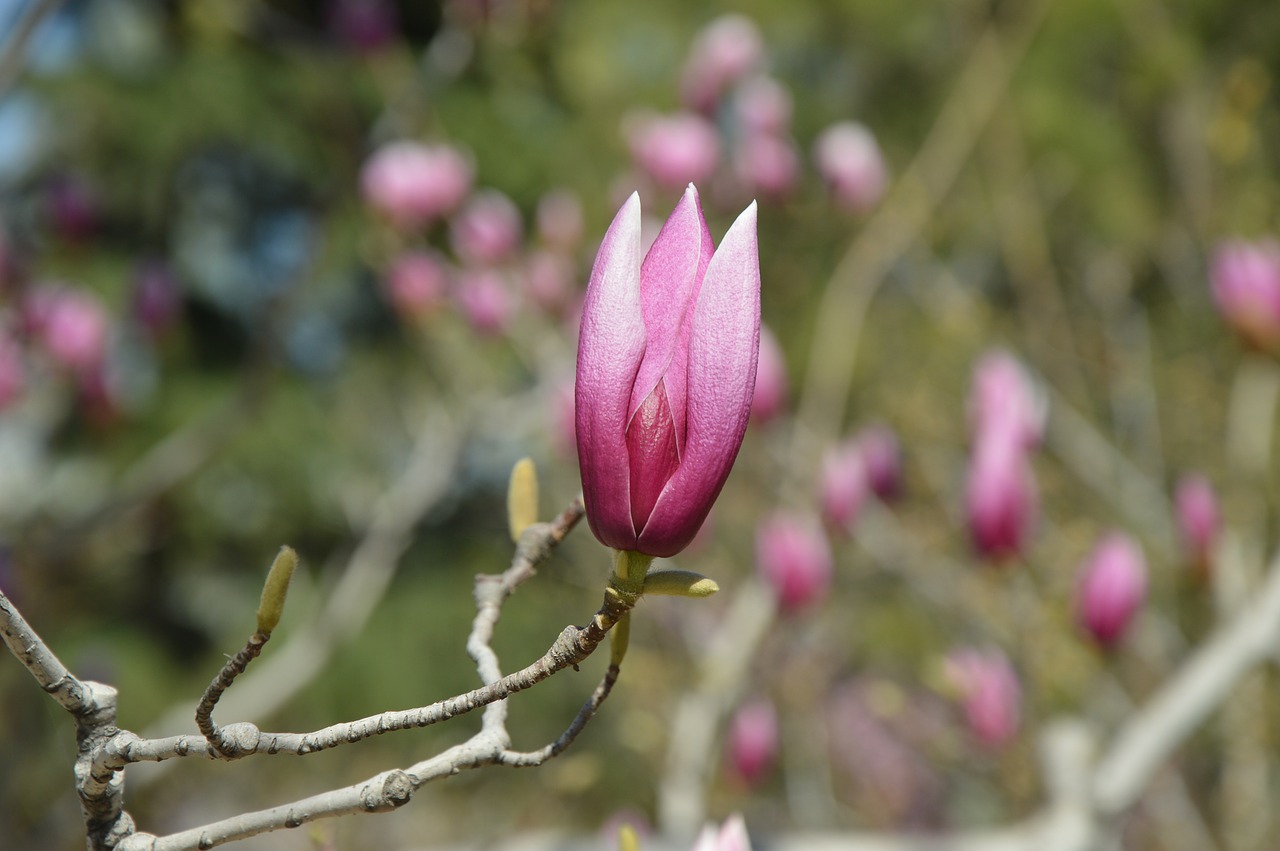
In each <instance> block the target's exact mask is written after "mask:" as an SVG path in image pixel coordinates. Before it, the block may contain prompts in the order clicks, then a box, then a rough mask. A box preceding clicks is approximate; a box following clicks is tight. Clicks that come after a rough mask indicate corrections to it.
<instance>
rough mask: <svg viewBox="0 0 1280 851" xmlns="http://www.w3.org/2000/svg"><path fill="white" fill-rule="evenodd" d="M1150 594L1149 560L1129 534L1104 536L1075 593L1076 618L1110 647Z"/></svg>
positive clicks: (1089, 560) (1102, 642)
mask: <svg viewBox="0 0 1280 851" xmlns="http://www.w3.org/2000/svg"><path fill="white" fill-rule="evenodd" d="M1146 596H1147V561H1146V559H1145V558H1144V557H1143V555H1142V550H1141V548H1139V547H1138V545H1137V543H1135V542H1134V540H1133V539H1132V538H1130V537H1129V536H1128V535H1125V534H1122V533H1120V532H1112V533H1111V534H1109V535H1107V536H1106V537H1104V538H1102V540H1100V541H1099V542H1098V544H1097V546H1096V547H1094V549H1093V552H1092V553H1091V554H1090V555H1089V558H1088V559H1087V560H1086V561H1085V563H1084V565H1083V567H1082V572H1081V576H1080V588H1079V591H1078V594H1077V596H1076V618H1077V620H1078V621H1079V622H1080V625H1081V626H1083V627H1084V628H1085V629H1086V630H1088V632H1089V634H1090V635H1092V636H1093V637H1094V638H1095V639H1096V640H1097V642H1098V643H1099V644H1101V645H1102V646H1104V647H1111V646H1113V645H1114V644H1115V643H1116V642H1117V641H1119V640H1120V638H1121V636H1123V635H1124V633H1125V630H1127V629H1128V628H1129V624H1130V623H1132V622H1133V617H1134V615H1135V614H1137V612H1138V609H1140V608H1141V607H1142V603H1143V601H1144V600H1145V599H1146Z"/></svg>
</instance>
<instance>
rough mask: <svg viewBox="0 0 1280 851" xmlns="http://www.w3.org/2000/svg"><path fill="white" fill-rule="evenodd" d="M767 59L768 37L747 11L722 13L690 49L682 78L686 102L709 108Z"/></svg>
mask: <svg viewBox="0 0 1280 851" xmlns="http://www.w3.org/2000/svg"><path fill="white" fill-rule="evenodd" d="M763 60H764V39H763V38H761V36H760V29H759V27H757V26H756V25H755V23H754V22H753V21H752V20H751V19H750V18H747V17H744V16H743V15H722V16H721V17H719V18H716V19H715V20H714V21H712V22H711V23H709V24H707V25H706V26H705V27H704V28H703V29H702V31H701V32H699V33H698V35H697V37H696V38H695V39H694V42H693V46H692V47H691V48H690V49H689V58H688V60H687V61H686V63H685V66H684V72H683V74H682V75H681V79H680V94H681V99H682V100H683V101H684V103H685V104H686V105H687V106H689V107H691V108H693V109H697V110H701V111H703V112H709V111H710V110H711V109H712V108H713V107H715V105H716V101H717V100H719V99H720V96H721V95H722V94H723V93H724V91H725V90H726V89H727V88H728V87H729V86H731V85H732V84H733V83H735V82H736V81H738V80H740V79H742V78H743V77H745V76H746V75H747V74H749V73H751V72H752V71H754V70H755V69H756V68H757V67H759V66H760V64H761V62H762V61H763Z"/></svg>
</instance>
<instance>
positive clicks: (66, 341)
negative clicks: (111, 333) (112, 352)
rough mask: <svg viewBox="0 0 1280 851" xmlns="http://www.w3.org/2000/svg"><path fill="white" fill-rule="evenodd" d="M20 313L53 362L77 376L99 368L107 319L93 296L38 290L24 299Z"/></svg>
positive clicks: (58, 289) (62, 289)
mask: <svg viewBox="0 0 1280 851" xmlns="http://www.w3.org/2000/svg"><path fill="white" fill-rule="evenodd" d="M24 310H25V313H26V319H27V322H28V327H30V328H31V330H32V333H33V334H34V336H35V338H36V341H37V342H38V343H39V344H40V346H41V347H42V348H43V349H44V350H45V351H46V352H47V353H48V354H49V357H51V358H52V359H53V360H54V361H56V362H57V363H59V364H61V365H62V366H64V367H67V368H68V369H71V370H73V371H75V372H81V373H89V372H92V371H94V370H96V369H97V368H98V367H99V366H101V364H102V361H103V359H104V358H105V357H106V351H107V332H108V319H107V311H106V309H105V308H104V307H103V306H102V302H100V301H98V299H97V297H96V296H93V295H91V294H90V293H87V292H85V291H83V290H76V289H70V288H67V287H60V286H47V287H41V288H40V289H38V290H36V291H35V292H33V293H32V294H31V295H30V296H28V298H27V302H26V305H25V308H24Z"/></svg>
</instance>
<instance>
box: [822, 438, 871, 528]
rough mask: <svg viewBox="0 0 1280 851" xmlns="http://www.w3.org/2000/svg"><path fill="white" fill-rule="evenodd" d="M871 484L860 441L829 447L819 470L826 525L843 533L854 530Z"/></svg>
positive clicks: (823, 515)
mask: <svg viewBox="0 0 1280 851" xmlns="http://www.w3.org/2000/svg"><path fill="white" fill-rule="evenodd" d="M869 484H870V483H869V481H868V478H867V467H866V462H865V461H864V456H863V453H862V451H861V450H860V448H859V446H858V444H856V443H855V442H853V441H845V442H844V443H841V444H840V445H838V446H836V447H834V448H832V449H829V450H827V453H826V455H824V456H823V459H822V469H821V471H820V473H819V491H820V493H819V496H820V497H821V502H822V519H823V520H825V521H826V523H827V525H828V526H830V527H831V528H833V529H835V530H837V531H839V532H841V533H843V534H846V535H847V534H849V533H851V532H852V531H853V526H854V523H856V522H857V519H858V512H859V510H860V509H861V508H862V503H863V502H864V501H866V498H867V490H868V487H869Z"/></svg>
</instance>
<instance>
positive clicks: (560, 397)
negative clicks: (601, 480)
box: [547, 379, 578, 456]
mask: <svg viewBox="0 0 1280 851" xmlns="http://www.w3.org/2000/svg"><path fill="white" fill-rule="evenodd" d="M573 385H574V382H573V379H569V380H566V381H561V382H559V383H558V384H556V386H555V387H554V388H553V389H552V391H551V398H550V405H551V407H550V410H549V411H548V413H547V417H548V423H547V427H548V429H549V431H550V432H551V446H552V448H553V449H555V450H556V452H558V453H559V454H561V455H565V456H572V455H574V454H575V451H576V449H577V446H578V438H577V431H578V428H577V423H576V422H575V420H576V416H575V406H574V399H573V393H574V387H573Z"/></svg>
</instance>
